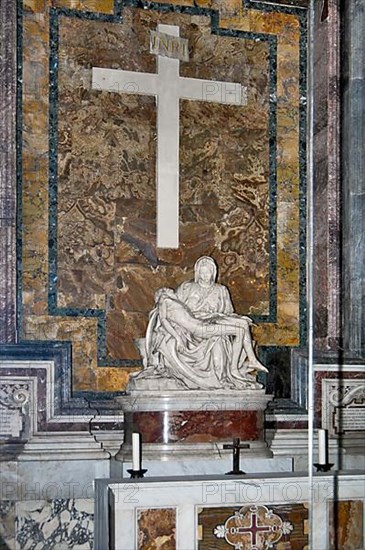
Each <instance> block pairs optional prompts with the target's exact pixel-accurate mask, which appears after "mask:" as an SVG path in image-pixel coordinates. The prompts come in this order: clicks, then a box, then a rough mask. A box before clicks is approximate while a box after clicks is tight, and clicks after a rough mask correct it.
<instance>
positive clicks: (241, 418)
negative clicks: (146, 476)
mask: <svg viewBox="0 0 365 550" xmlns="http://www.w3.org/2000/svg"><path fill="white" fill-rule="evenodd" d="M125 425H126V434H125V436H126V437H125V441H126V442H129V441H130V439H131V433H132V432H140V433H141V434H142V440H143V442H144V443H178V442H187V443H206V442H214V441H227V440H230V439H232V438H233V437H239V438H240V439H241V440H242V441H262V440H263V437H264V433H263V426H264V412H263V411H262V410H257V411H255V410H248V411H247V410H246V411H242V410H237V411H234V410H228V411H227V410H225V411H149V412H146V411H138V412H127V413H125Z"/></svg>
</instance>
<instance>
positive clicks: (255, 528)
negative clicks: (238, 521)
mask: <svg viewBox="0 0 365 550" xmlns="http://www.w3.org/2000/svg"><path fill="white" fill-rule="evenodd" d="M272 532H273V526H272V525H259V524H258V521H257V509H256V507H253V508H252V510H251V524H250V525H249V526H248V527H241V526H239V527H230V533H231V534H232V535H243V534H245V533H247V534H249V535H251V550H253V549H255V548H257V533H272Z"/></svg>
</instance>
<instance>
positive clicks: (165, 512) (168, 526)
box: [137, 508, 176, 550]
mask: <svg viewBox="0 0 365 550" xmlns="http://www.w3.org/2000/svg"><path fill="white" fill-rule="evenodd" d="M137 524H138V527H137V547H138V550H152V549H156V550H157V549H161V550H175V549H176V540H175V529H176V508H149V509H147V510H137Z"/></svg>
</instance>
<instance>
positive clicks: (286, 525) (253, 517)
mask: <svg viewBox="0 0 365 550" xmlns="http://www.w3.org/2000/svg"><path fill="white" fill-rule="evenodd" d="M198 514H199V515H198V518H199V519H198V532H199V534H198V540H199V543H198V549H199V550H210V549H211V548H214V550H220V549H225V550H228V548H242V549H244V548H247V549H249V548H251V547H252V548H258V549H261V548H262V549H264V548H270V545H271V546H272V547H275V548H276V549H278V550H294V549H295V550H302V549H303V548H304V547H305V546H306V545H307V544H308V533H307V529H306V528H307V525H306V523H307V519H308V509H307V507H306V506H305V505H304V504H287V505H275V506H264V505H262V504H260V505H256V504H255V503H252V504H248V505H245V506H242V507H240V508H237V507H236V508H229V507H222V508H219V507H218V508H200V509H198ZM240 545H241V546H240Z"/></svg>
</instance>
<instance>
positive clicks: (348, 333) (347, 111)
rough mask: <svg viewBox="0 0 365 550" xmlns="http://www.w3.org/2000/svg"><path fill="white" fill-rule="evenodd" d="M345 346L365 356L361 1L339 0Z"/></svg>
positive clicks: (364, 37)
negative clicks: (340, 25) (340, 1)
mask: <svg viewBox="0 0 365 550" xmlns="http://www.w3.org/2000/svg"><path fill="white" fill-rule="evenodd" d="M341 16H342V40H341V43H342V121H341V122H342V143H341V149H342V150H341V154H342V201H343V203H342V289H343V295H342V312H343V346H344V350H345V353H346V352H347V354H348V355H351V356H353V357H355V358H356V357H358V358H359V357H365V154H364V144H365V116H364V111H365V4H364V2H363V0H346V2H342V14H341Z"/></svg>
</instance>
